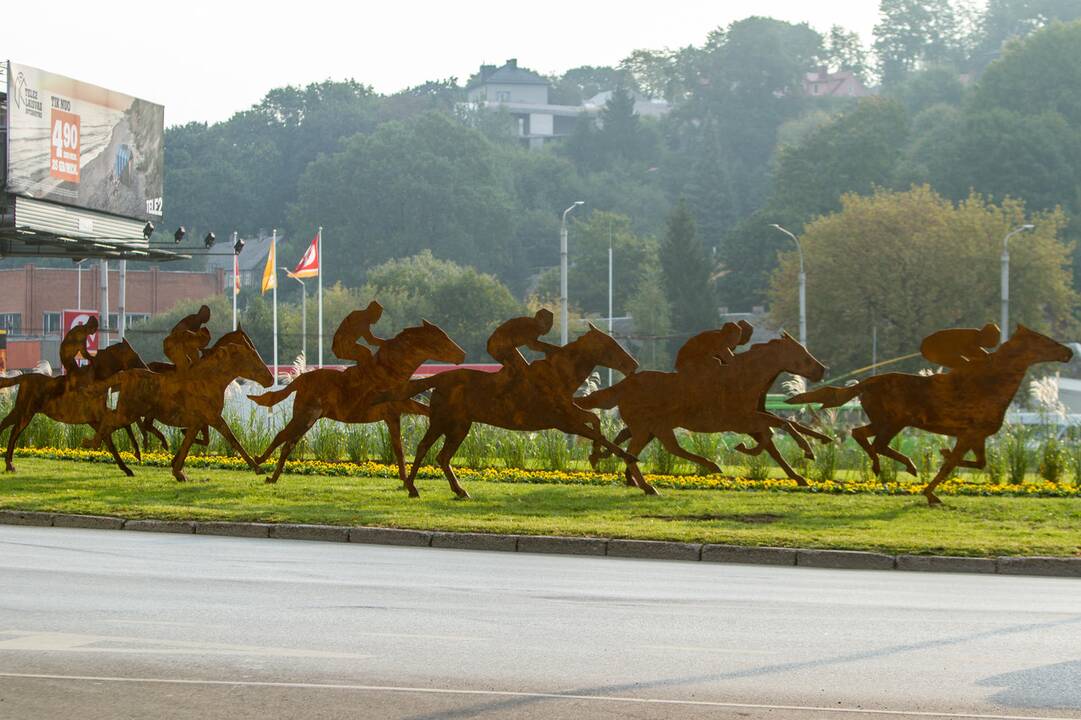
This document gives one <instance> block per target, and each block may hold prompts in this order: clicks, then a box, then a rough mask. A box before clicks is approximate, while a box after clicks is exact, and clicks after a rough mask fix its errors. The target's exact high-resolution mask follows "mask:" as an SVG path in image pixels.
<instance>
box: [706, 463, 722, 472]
mask: <svg viewBox="0 0 1081 720" xmlns="http://www.w3.org/2000/svg"><path fill="white" fill-rule="evenodd" d="M706 470H708V471H709V473H710V475H721V474H722V473H724V470H721V466H720V465H718V464H717V463H710V464H709V465H708V466H707V467H706Z"/></svg>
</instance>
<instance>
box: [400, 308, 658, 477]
mask: <svg viewBox="0 0 1081 720" xmlns="http://www.w3.org/2000/svg"><path fill="white" fill-rule="evenodd" d="M598 365H600V366H602V367H610V368H612V369H613V370H618V371H619V372H621V373H624V374H625V375H630V374H632V373H633V372H634V371H635V370H636V369H637V368H638V362H637V361H636V360H635V359H634V358H633V357H631V356H630V355H629V354H627V351H626V350H624V349H623V348H622V347H620V345H619V343H617V342H616V341H615V340H613V339H612V338H611V337H610V336H609V335H607V334H606V333H603V332H601V331H600V330H598V329H597V328H595V327H593V326H592V325H590V326H589V332H587V333H585V334H584V335H582V336H581V337H579V338H578V339H576V340H574V341H572V342H570V343H568V344H567V345H564V346H563V347H560V348H556V349H554V350H552V351H551V352H550V353H549V355H548V357H546V358H544V359H543V360H536V361H534V362H532V363H530V364H529V365H528V366H527V367H525V368H522V369H520V370H517V369H514V368H511V367H505V368H503V369H502V370H500V371H499V372H497V373H486V372H481V371H479V370H469V369H464V368H463V369H461V370H451V371H449V372H445V373H441V374H439V375H436V376H434V377H431V378H426V379H422V380H413V381H411V382H409V383H408V385H407V386H406V388H405V394H406V396H408V397H411V396H413V395H416V394H417V393H420V392H423V391H425V390H428V389H431V390H432V397H431V401H430V402H429V408H430V411H431V416H430V420H429V425H428V431H427V432H426V433H425V434H424V437H423V438H421V441H420V444H419V445H418V446H417V455H416V458H415V459H414V460H413V466H412V468H410V471H409V476H408V477H407V478H406V480H405V487H406V489H407V490H408V491H409V495H410V497H417V496H418V495H419V494H420V493H418V492H417V488H416V484H415V480H416V477H417V471H418V470H419V469H420V464H421V462H423V460H424V456H425V455H427V453H428V450H430V449H431V447H432V445H433V444H434V443H435V441H436V440H438V439H439V438H440V437H442V438H443V447H442V449H441V450H440V451H439V454H438V456H437V461H438V462H439V467H440V468H442V470H443V474H444V475H445V476H446V478H447V482H448V483H450V487H451V490H453V491H454V493H455V494H456V495H457V496H458V497H463V498H464V497H469V493H467V492H466V491H465V488H463V487H462V486H461V484H460V483H459V482H458V478H457V476H455V474H454V469H453V468H452V467H451V465H450V461H451V460H452V459H453V458H454V454H455V452H457V450H458V447H459V446H460V445H461V444H462V441H463V440H465V437H466V435H468V434H469V428H470V427H471V426H472V424H473V423H475V422H480V423H485V424H488V425H495V426H496V427H501V428H507V429H509V430H526V431H535V430H547V429H556V430H562V431H563V432H565V433H570V434H573V435H579V436H582V437H585V438H588V439H590V440H593V441H594V442H596V443H600V444H601V445H603V446H605V447H607V448H608V449H609V450H611V451H612V452H613V453H615V454H616V455H618V456H619V457H620V458H621V459H622V460H623V461H624V462H626V463H627V468H628V469H627V472H628V476H629V477H634V478H635V479H636V484H638V485H639V487H641V488H642V490H644V491H645V492H647V493H650V494H656V490H654V489H653V487H652V486H650V485H649V484H648V483H646V481H645V478H643V477H642V474H641V472H639V471H638V468H637V465H636V462H637V458H635V457H634V456H633V455H632V454H630V453H627V452H625V451H624V450H623V449H622V448H620V447H618V446H616V445H613V444H612V443H611V442H609V441H608V440H607V439H606V438H605V437H604V436H603V435H602V434H601V431H600V422H599V421H598V419H597V416H596V415H594V414H593V413H589V412H586V411H585V410H582V409H581V408H579V407H577V406H576V405H575V404H574V401H573V399H574V391H575V390H577V389H578V388H579V387H580V386H581V384H582V382H583V381H584V380H585V379H586V378H587V377H589V373H590V372H592V371H593V368H594V367H596V366H598Z"/></svg>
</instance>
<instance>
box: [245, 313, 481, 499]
mask: <svg viewBox="0 0 1081 720" xmlns="http://www.w3.org/2000/svg"><path fill="white" fill-rule="evenodd" d="M427 360H436V361H438V362H445V363H453V364H455V365H457V364H460V363H461V362H462V361H463V360H465V351H464V350H462V348H460V347H459V346H458V345H457V343H455V342H454V341H453V340H451V339H450V338H449V337H448V336H447V334H446V333H445V332H443V331H442V330H441V329H440V328H439V327H437V326H435V325H433V324H431V323H430V322H428V321H426V320H425V321H423V323H422V324H421V325H419V326H417V327H409V328H406V329H405V330H402V331H401V332H400V333H398V334H397V335H395V336H394V337H393V338H391V339H389V340H385V341H384V342H383V344H382V345H381V346H380V347H379V349H378V350H377V351H376V352H375V355H374V356H373V359H372V360H371V361H369V362H367V363H364V364H362V365H360V366H356V367H350V368H347V369H345V370H332V369H330V368H323V369H320V370H311V371H309V372H306V373H304V374H302V375H301V376H300V377H298V378H297V379H296V380H294V381H293V382H291V383H289V386H288V387H286V388H284V389H283V390H275V391H273V392H269V393H265V394H263V395H252V396H250V397H251V399H252V400H254V401H255V402H257V403H259V404H260V405H263V406H265V407H270V406H272V405H276V404H278V403H280V402H281V401H282V400H284V399H285V398H286V397H288V396H289V395H291V394H293V393H296V398H295V399H294V400H293V417H292V419H290V420H289V422H288V423H287V424H286V426H285V427H284V428H282V429H281V431H280V432H279V433H278V434H277V436H275V438H274V441H273V442H271V443H270V446H269V447H268V448H267V449H266V452H264V453H263V454H262V455H260V456H259V457H258V458H257V459H256V461H257V463H259V464H260V465H261V464H262V463H264V462H266V460H267V459H268V458H269V457H270V456H271V455H272V454H273V453H274V451H275V450H276V449H277V448H278V447H281V449H282V450H281V454H280V456H279V457H278V464H277V466H276V467H275V468H274V473H273V474H272V475H271V476H270V477H268V478H267V479H266V481H267V482H268V483H273V482H277V481H278V477H279V476H280V475H281V473H282V468H284V467H285V461H286V460H287V459H288V458H289V454H290V453H291V452H292V451H293V448H294V447H295V446H296V444H297V442H298V441H299V440H300V438H302V437H303V436H304V433H306V432H308V430H310V429H311V427H312V426H313V425H315V423H316V421H317V420H319V419H320V418H327V419H330V420H337V421H339V422H344V423H370V422H380V421H382V422H384V423H386V425H387V429H388V430H389V431H390V439H391V443H392V445H393V448H394V458H395V460H397V462H398V477H399V479H400V480H401V481H402V482H403V483H404V482H405V456H404V455H403V451H402V428H401V416H402V415H405V414H413V415H427V414H428V408H427V406H425V405H422V404H420V403H418V402H416V401H414V400H410V399H408V398H404V399H402V398H397V397H393V398H392V397H389V394H388V391H396V390H398V389H399V388H400V387H401V386H402V385H403V384H404V383H405V382H407V381H408V380H409V378H410V377H412V375H413V373H414V372H415V371H416V369H417V368H418V367H420V365H421V363H423V362H425V361H427ZM380 395H382V396H386V397H385V399H384V398H377V396H380ZM257 471H258V469H257Z"/></svg>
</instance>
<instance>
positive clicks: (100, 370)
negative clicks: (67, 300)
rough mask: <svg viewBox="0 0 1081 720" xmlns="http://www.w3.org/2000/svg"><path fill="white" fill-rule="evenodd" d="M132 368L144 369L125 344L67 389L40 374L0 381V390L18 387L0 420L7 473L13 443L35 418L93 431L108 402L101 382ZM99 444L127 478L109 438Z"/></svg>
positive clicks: (61, 380) (105, 353)
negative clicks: (7, 431)
mask: <svg viewBox="0 0 1081 720" xmlns="http://www.w3.org/2000/svg"><path fill="white" fill-rule="evenodd" d="M135 368H146V365H145V364H143V361H142V359H141V358H140V357H139V354H138V353H136V352H135V350H134V349H133V348H132V347H131V345H129V344H128V342H127V341H126V340H125V341H123V342H121V343H118V344H116V345H112V346H110V347H107V348H105V349H104V350H102V351H101V352H99V353H98V354H97V355H96V356H95V357H94V361H93V363H92V364H91V365H90V366H88V367H83V368H79V369H78V370H76V371H75V372H74V378H72V379H73V383H70V387H69V378H67V377H66V376H58V377H52V376H50V375H43V374H41V373H27V374H25V375H19V376H17V377H13V378H2V379H0V389H2V388H7V387H13V386H15V387H18V394H17V395H16V397H15V406H14V407H13V408H12V409H11V412H10V413H8V414H7V417H5V418H4V419H3V420H0V433H2V432H3V431H4V428H11V434H10V435H9V436H8V444H7V451H6V452H5V454H4V461H5V468H6V470H7V472H15V465H14V464H13V459H14V454H15V443H16V442H17V441H18V439H19V436H20V435H21V434H22V433H23V431H24V430H25V429H26V426H27V425H29V424H30V421H31V420H32V419H33V418H34V416H35V415H37V414H38V413H44V414H45V415H46V416H48V417H49V418H51V419H53V420H55V421H57V422H60V423H64V424H67V425H83V424H86V425H90V426H91V427H93V428H95V429H96V428H97V426H98V423H99V422H100V421H101V418H102V416H103V414H104V413H105V410H106V402H107V398H108V394H107V388H106V386H105V385H104V384H102V382H101V381H103V380H107V379H108V378H111V377H113V376H114V375H116V374H117V373H119V372H121V371H124V370H130V369H135ZM124 430H125V432H127V434H128V437H129V438H130V439H131V446H132V449H133V450H134V452H135V456H136V457H137V458H139V457H141V456H140V452H139V445H138V443H136V442H135V436H134V435H133V434H132V431H131V427H130V426H124ZM103 441H104V443H105V447H106V448H107V449H108V450H109V452H110V453H111V454H112V456H113V459H114V460H116V464H117V465H118V466H119V467H120V469H121V470H123V471H124V472H125V473H126V474H128V475H131V470H130V469H128V467H127V465H125V464H124V461H123V460H121V459H120V453H118V452H117V450H116V446H115V445H113V441H112V438H111V437H105V438H103Z"/></svg>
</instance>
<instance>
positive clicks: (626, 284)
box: [537, 210, 658, 317]
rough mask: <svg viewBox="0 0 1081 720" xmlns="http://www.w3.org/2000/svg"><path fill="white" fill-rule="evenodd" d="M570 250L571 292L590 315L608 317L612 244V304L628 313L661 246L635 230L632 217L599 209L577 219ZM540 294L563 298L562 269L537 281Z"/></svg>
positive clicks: (621, 312)
mask: <svg viewBox="0 0 1081 720" xmlns="http://www.w3.org/2000/svg"><path fill="white" fill-rule="evenodd" d="M568 236H569V238H570V245H571V252H570V258H571V261H572V262H571V263H570V267H569V268H568V270H567V293H568V295H569V296H570V299H571V301H572V302H573V303H574V306H575V307H576V308H577V309H578V310H579V311H580V312H582V313H583V314H585V315H592V316H598V317H606V316H607V315H608V247H609V241H611V247H612V257H613V262H612V267H613V270H612V275H613V283H612V305H613V307H614V313H615V314H616V315H617V316H619V315H624V314H626V312H627V301H628V299H629V298H630V296H631V294H632V293H634V292H635V291H636V288H637V287H638V285H639V282H640V280H641V277H642V275H643V273H644V272H645V269H646V268H648V267H650V266H654V265H656V264H657V262H658V260H657V244H656V242H655V241H654V240H653V239H652V238H647V237H641V236H639V235H636V234H635V233H634V230H633V229H632V227H631V220H630V218H629V217H627V216H626V215H621V214H619V213H613V212H604V211H600V210H595V211H593V212H591V213H589V214H588V215H586V216H585V218H584V219H575V220H574V221H573V222H572V223H571V225H570V227H569V229H568ZM537 295H538V296H539V297H541V298H545V299H549V300H558V299H559V268H551V269H550V270H548V271H546V272H545V273H544V274H543V275H542V276H541V278H540V280H539V282H538V284H537Z"/></svg>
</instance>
